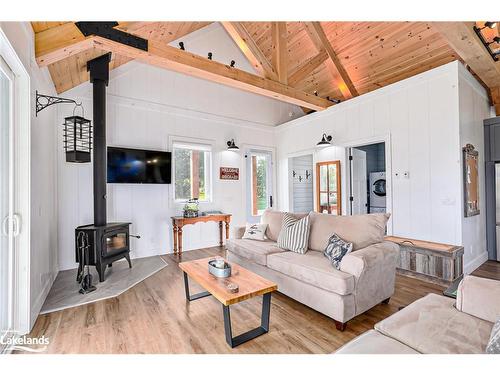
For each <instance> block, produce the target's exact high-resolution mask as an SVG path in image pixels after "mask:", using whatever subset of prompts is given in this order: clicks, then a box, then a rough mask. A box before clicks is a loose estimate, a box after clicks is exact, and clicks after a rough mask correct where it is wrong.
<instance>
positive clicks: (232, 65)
mask: <svg viewBox="0 0 500 375" xmlns="http://www.w3.org/2000/svg"><path fill="white" fill-rule="evenodd" d="M234 65H236V61H234V60H231V64H230V65H229V66H230V67H231V68H234Z"/></svg>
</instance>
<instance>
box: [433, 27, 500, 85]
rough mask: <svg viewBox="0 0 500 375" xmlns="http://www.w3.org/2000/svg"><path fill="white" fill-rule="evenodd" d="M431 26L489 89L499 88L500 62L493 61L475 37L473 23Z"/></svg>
mask: <svg viewBox="0 0 500 375" xmlns="http://www.w3.org/2000/svg"><path fill="white" fill-rule="evenodd" d="M432 25H433V26H434V27H435V28H436V29H437V30H438V31H439V32H440V33H441V35H442V36H443V37H444V38H445V39H446V41H447V42H448V44H449V45H450V46H451V48H453V49H454V50H455V52H456V53H457V54H458V55H459V56H460V57H461V58H462V60H463V61H464V62H465V63H466V64H467V65H469V67H470V69H472V71H473V72H474V73H475V74H477V76H478V77H479V78H480V79H481V80H482V81H483V82H484V83H485V84H486V85H487V86H488V87H489V88H490V89H492V88H495V87H498V86H500V62H495V61H493V59H492V58H491V56H490V54H489V53H488V51H487V49H486V48H485V47H484V45H483V43H481V41H480V40H479V38H478V37H477V35H476V33H475V32H474V29H473V26H474V22H435V23H433V24H432Z"/></svg>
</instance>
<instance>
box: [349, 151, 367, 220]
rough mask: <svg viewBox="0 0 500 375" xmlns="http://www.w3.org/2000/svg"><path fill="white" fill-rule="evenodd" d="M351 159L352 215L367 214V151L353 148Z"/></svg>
mask: <svg viewBox="0 0 500 375" xmlns="http://www.w3.org/2000/svg"><path fill="white" fill-rule="evenodd" d="M349 159H350V163H351V197H350V206H351V215H360V214H366V213H367V212H368V195H367V192H368V190H367V180H366V152H365V151H362V150H358V149H356V148H351V149H350V157H349Z"/></svg>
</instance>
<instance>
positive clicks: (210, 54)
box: [208, 52, 212, 60]
mask: <svg viewBox="0 0 500 375" xmlns="http://www.w3.org/2000/svg"><path fill="white" fill-rule="evenodd" d="M208 59H209V60H212V52H209V53H208Z"/></svg>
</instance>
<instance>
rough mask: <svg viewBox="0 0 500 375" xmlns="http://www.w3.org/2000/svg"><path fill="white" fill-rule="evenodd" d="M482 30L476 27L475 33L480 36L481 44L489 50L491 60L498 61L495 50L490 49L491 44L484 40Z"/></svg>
mask: <svg viewBox="0 0 500 375" xmlns="http://www.w3.org/2000/svg"><path fill="white" fill-rule="evenodd" d="M481 30H482V29H480V28H479V27H477V26H474V31H475V32H476V35H477V36H478V38H479V40H481V43H483V45H484V47H485V48H486V49H487V50H488V52H489V54H490V56H491V58H492V59H493V61H498V55H497V54H496V53H495V52H493V50H492V49H491V47H490V44H491V43H488V41H487V40H486V39H484V36H483V33H482V32H481Z"/></svg>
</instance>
